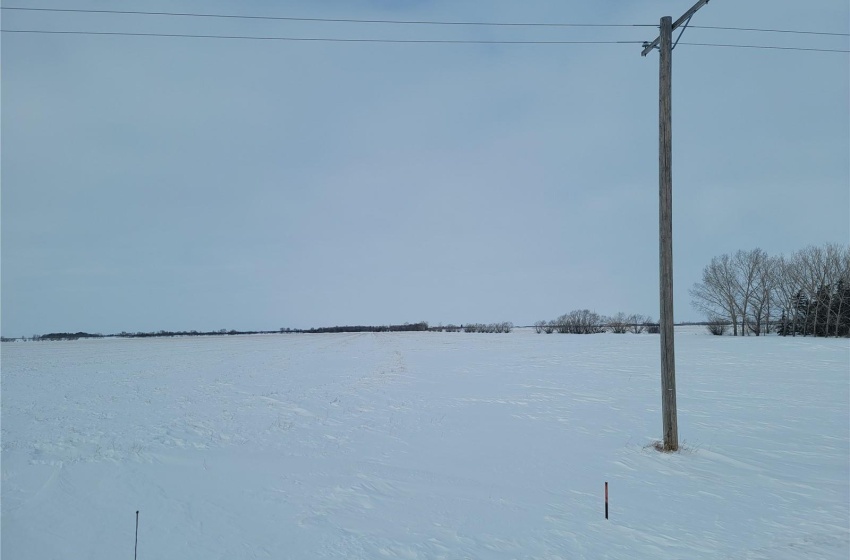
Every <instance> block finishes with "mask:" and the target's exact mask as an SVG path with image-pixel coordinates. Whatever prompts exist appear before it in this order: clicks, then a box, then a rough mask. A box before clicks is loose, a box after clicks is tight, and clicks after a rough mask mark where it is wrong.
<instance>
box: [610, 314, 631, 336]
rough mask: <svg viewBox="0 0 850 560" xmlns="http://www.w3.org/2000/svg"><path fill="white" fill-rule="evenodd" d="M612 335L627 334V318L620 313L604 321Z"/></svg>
mask: <svg viewBox="0 0 850 560" xmlns="http://www.w3.org/2000/svg"><path fill="white" fill-rule="evenodd" d="M606 322H607V323H608V328H609V329H611V332H612V333H616V334H624V333H627V332H629V316H628V315H626V314H625V313H623V312H622V311H620V312H619V313H617V314H616V315H614V316H613V317H609V318H608V320H607V321H606Z"/></svg>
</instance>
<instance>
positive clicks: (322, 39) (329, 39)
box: [0, 29, 643, 45]
mask: <svg viewBox="0 0 850 560" xmlns="http://www.w3.org/2000/svg"><path fill="white" fill-rule="evenodd" d="M0 33H36V34H44V35H109V36H122V37H180V38H188V39H253V40H259V41H312V42H330V43H425V44H469V45H617V44H641V43H643V41H498V40H478V39H343V38H335V37H262V36H257V35H194V34H188V33H130V32H124V31H48V30H44V29H0Z"/></svg>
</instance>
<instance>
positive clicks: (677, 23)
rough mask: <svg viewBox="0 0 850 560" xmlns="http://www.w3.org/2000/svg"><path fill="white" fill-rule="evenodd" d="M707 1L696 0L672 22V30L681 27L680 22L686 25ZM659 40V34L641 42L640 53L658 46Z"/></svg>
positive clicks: (643, 54)
mask: <svg viewBox="0 0 850 560" xmlns="http://www.w3.org/2000/svg"><path fill="white" fill-rule="evenodd" d="M708 2H709V0H699V2H697V3H696V4H694V5H693V6H691V9H690V10H688V11H687V12H685V13H684V14H682V17H680V18H679V19H677V20H676V21H675V22H673V31H675V30H676V29H678V28H679V27H681V25H682V24H685V26H686V27H687V22H689V21H691V18H692V17H693V15H694V14H695V13H697V10H699V9H700V8H702V7H703V6H705V5H706V4H708ZM683 32H684V30H683ZM681 36H682V35H681V34H679V37H681ZM660 41H661V36H660V35H659V36H658V37H656V38H655V40H654V41H651V42H648V43H647V42H645V43H644V44H643V51H641V53H640V55H641V56H646V55H647V54H649V51H651V50H652V49H654V48H657V47H658V43H659V42H660ZM676 42H677V43H678V42H679V40H678V39H676Z"/></svg>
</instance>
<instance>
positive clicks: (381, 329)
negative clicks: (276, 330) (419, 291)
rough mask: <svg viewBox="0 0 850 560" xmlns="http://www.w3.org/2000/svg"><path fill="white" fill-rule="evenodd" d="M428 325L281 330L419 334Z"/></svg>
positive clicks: (310, 332)
mask: <svg viewBox="0 0 850 560" xmlns="http://www.w3.org/2000/svg"><path fill="white" fill-rule="evenodd" d="M427 330H428V323H426V322H425V321H420V322H419V323H412V324H411V323H405V324H403V325H378V326H375V325H353V326H344V327H321V328H318V329H307V330H300V329H281V332H285V333H307V334H324V333H357V332H418V331H427Z"/></svg>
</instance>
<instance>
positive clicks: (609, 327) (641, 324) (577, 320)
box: [534, 309, 658, 334]
mask: <svg viewBox="0 0 850 560" xmlns="http://www.w3.org/2000/svg"><path fill="white" fill-rule="evenodd" d="M534 330H535V331H536V332H537V333H546V334H552V333H562V334H596V333H604V332H612V333H616V334H625V333H628V332H631V333H635V334H640V333H642V332H648V333H650V334H658V323H656V322H654V321H653V320H652V318H651V317H648V316H646V315H639V314H632V315H627V314H626V313H623V312H619V313H617V314H616V315H613V316H611V317H605V316H603V315H600V314H598V313H596V312H594V311H590V310H589V309H574V310H573V311H570V312H569V313H564V314H563V315H561V316H560V317H558V318H557V319H552V320H551V321H537V322H536V323H534Z"/></svg>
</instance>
